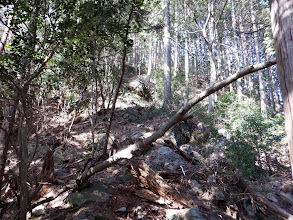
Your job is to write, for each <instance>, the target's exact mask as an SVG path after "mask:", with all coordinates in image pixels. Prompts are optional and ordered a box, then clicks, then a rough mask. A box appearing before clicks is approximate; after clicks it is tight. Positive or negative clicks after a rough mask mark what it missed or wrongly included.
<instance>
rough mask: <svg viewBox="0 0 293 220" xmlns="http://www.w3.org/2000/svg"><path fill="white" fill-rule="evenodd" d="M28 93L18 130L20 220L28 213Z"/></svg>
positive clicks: (24, 98)
mask: <svg viewBox="0 0 293 220" xmlns="http://www.w3.org/2000/svg"><path fill="white" fill-rule="evenodd" d="M26 93H27V91H22V94H21V95H20V96H21V99H20V103H21V117H20V121H19V129H18V144H19V151H20V155H19V156H20V164H19V180H20V184H19V188H20V204H19V205H20V213H19V214H20V220H25V219H26V215H27V211H28V196H29V194H28V186H27V176H28V148H27V140H28V133H27V132H28V128H27V126H28V124H27V106H26V102H27V97H26Z"/></svg>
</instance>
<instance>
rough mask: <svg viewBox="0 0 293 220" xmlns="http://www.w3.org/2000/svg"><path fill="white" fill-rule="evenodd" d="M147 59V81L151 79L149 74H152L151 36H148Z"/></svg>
mask: <svg viewBox="0 0 293 220" xmlns="http://www.w3.org/2000/svg"><path fill="white" fill-rule="evenodd" d="M149 44H150V45H149V60H148V72H147V82H150V81H151V74H152V50H153V42H152V38H150V43H149Z"/></svg>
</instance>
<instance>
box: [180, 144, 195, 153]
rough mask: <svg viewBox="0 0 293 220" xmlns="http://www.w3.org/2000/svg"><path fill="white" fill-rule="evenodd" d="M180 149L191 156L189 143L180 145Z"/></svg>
mask: <svg viewBox="0 0 293 220" xmlns="http://www.w3.org/2000/svg"><path fill="white" fill-rule="evenodd" d="M180 150H182V151H183V152H185V153H187V154H188V155H191V156H193V152H192V146H191V145H189V144H183V145H182V146H181V147H180Z"/></svg>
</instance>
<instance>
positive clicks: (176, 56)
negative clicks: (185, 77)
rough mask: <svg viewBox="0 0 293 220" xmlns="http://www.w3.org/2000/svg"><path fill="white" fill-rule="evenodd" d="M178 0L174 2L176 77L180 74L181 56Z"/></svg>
mask: <svg viewBox="0 0 293 220" xmlns="http://www.w3.org/2000/svg"><path fill="white" fill-rule="evenodd" d="M177 5H178V3H177V0H175V2H174V9H175V13H174V16H175V18H174V34H175V48H174V77H175V76H176V75H177V73H178V70H179V68H178V57H179V56H178V55H179V48H178V43H177V42H178V40H179V30H178V21H177V19H178V11H177Z"/></svg>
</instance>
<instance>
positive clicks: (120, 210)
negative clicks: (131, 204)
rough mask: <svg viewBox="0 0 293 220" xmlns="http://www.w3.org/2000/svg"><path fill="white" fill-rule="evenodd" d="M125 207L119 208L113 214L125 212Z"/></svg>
mask: <svg viewBox="0 0 293 220" xmlns="http://www.w3.org/2000/svg"><path fill="white" fill-rule="evenodd" d="M126 210H127V209H126V207H121V208H119V209H117V210H116V211H115V212H126Z"/></svg>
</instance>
